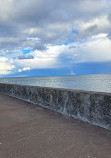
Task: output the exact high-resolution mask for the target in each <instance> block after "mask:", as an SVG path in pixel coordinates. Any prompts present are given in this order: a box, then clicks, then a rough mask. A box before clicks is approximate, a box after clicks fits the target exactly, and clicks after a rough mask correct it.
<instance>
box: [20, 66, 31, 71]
mask: <svg viewBox="0 0 111 158" xmlns="http://www.w3.org/2000/svg"><path fill="white" fill-rule="evenodd" d="M29 70H30V68H29V67H24V68H23V69H19V70H18V72H22V71H29Z"/></svg>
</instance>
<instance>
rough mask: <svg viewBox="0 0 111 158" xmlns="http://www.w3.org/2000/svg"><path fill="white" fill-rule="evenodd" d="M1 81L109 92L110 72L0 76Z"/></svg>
mask: <svg viewBox="0 0 111 158" xmlns="http://www.w3.org/2000/svg"><path fill="white" fill-rule="evenodd" d="M0 82H1V83H12V84H22V85H33V86H43V87H56V88H67V89H79V90H89V91H100V92H111V74H96V75H95V74H94V75H74V76H46V77H17V78H0Z"/></svg>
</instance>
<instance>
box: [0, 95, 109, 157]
mask: <svg viewBox="0 0 111 158" xmlns="http://www.w3.org/2000/svg"><path fill="white" fill-rule="evenodd" d="M0 158H111V132H109V131H107V130H105V129H102V128H99V127H95V126H92V125H89V124H87V123H84V122H81V121H78V120H75V119H71V118H65V117H63V116H62V115H59V114H56V113H53V112H51V111H49V110H45V109H42V108H40V107H38V106H34V105H32V104H29V103H26V102H24V101H21V100H18V99H15V98H12V97H9V96H6V95H3V94H0Z"/></svg>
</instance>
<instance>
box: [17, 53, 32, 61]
mask: <svg viewBox="0 0 111 158" xmlns="http://www.w3.org/2000/svg"><path fill="white" fill-rule="evenodd" d="M18 59H20V60H23V59H34V56H33V55H31V54H27V55H21V56H18Z"/></svg>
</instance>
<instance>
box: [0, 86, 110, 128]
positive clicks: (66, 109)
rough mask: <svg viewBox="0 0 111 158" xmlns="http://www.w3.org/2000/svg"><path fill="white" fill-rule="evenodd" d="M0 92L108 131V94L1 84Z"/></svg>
mask: <svg viewBox="0 0 111 158" xmlns="http://www.w3.org/2000/svg"><path fill="white" fill-rule="evenodd" d="M0 92H1V93H4V94H7V95H10V96H13V97H16V98H18V99H22V100H24V101H27V102H30V103H33V104H36V105H39V106H42V107H45V108H48V109H50V110H52V111H56V112H59V113H62V114H64V115H67V116H70V117H74V118H76V119H81V120H83V121H86V122H89V123H91V124H95V125H98V126H100V127H103V128H107V129H111V94H110V93H102V92H90V91H82V90H81V91H80V90H70V89H59V88H48V87H37V86H26V85H15V84H3V83H0Z"/></svg>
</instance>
